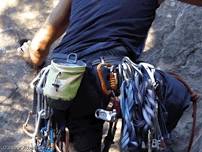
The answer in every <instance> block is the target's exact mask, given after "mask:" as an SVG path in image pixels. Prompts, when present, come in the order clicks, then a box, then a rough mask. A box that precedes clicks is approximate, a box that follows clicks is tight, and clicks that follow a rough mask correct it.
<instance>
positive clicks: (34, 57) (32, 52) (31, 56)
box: [17, 40, 44, 68]
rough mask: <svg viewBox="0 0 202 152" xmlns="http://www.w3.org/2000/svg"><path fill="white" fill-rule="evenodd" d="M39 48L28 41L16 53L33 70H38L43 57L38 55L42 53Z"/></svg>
mask: <svg viewBox="0 0 202 152" xmlns="http://www.w3.org/2000/svg"><path fill="white" fill-rule="evenodd" d="M41 48H42V47H41V46H40V45H39V44H38V45H37V44H34V43H33V42H31V41H30V40H29V41H27V42H24V43H23V45H22V46H21V47H19V48H18V49H17V52H18V55H19V56H20V57H22V59H24V60H25V61H26V62H27V63H28V64H30V65H31V66H32V67H34V68H38V67H40V66H41V65H42V64H43V63H44V59H43V56H42V54H40V52H41V51H42V50H41Z"/></svg>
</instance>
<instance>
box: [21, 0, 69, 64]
mask: <svg viewBox="0 0 202 152" xmlns="http://www.w3.org/2000/svg"><path fill="white" fill-rule="evenodd" d="M70 12H71V0H60V1H59V3H58V5H57V6H56V7H55V8H54V9H53V10H52V12H51V14H50V15H49V16H48V18H47V19H46V21H45V23H44V25H43V26H42V27H41V28H40V30H39V31H38V32H37V33H36V34H35V36H34V38H33V40H32V41H31V44H30V48H29V49H28V50H29V51H27V52H23V53H24V54H23V55H22V56H23V58H24V59H25V60H27V61H28V62H30V63H32V64H34V65H36V66H39V65H41V64H42V63H43V61H44V59H45V58H46V56H47V55H48V53H49V48H50V46H51V44H52V43H53V42H54V41H55V40H56V39H57V38H59V37H60V36H61V35H62V34H63V33H64V32H65V29H66V28H67V26H68V23H69V17H70ZM25 45H26V44H25Z"/></svg>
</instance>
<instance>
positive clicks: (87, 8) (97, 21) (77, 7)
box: [54, 0, 158, 58]
mask: <svg viewBox="0 0 202 152" xmlns="http://www.w3.org/2000/svg"><path fill="white" fill-rule="evenodd" d="M157 6H158V3H157V0H141V1H140V0H124V1H123V0H73V1H72V6H71V16H70V24H69V27H68V29H67V31H66V32H67V33H66V35H65V36H64V38H63V40H62V42H61V43H60V45H59V46H58V47H57V48H56V49H55V50H54V52H57V53H66V54H67V53H70V52H75V53H77V54H78V55H79V57H81V58H82V57H85V56H87V55H91V54H92V53H96V52H98V51H103V50H108V49H111V48H114V47H117V46H123V47H125V48H126V49H127V50H128V53H130V56H131V57H132V56H133V58H137V57H139V55H140V53H141V49H139V50H138V49H137V48H138V47H140V45H143V43H144V40H145V38H146V36H147V32H148V29H149V27H150V26H151V23H152V21H153V19H154V15H155V10H156V8H157ZM117 53H118V52H117Z"/></svg>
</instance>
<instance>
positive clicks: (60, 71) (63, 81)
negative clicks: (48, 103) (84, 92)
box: [43, 53, 86, 101]
mask: <svg viewBox="0 0 202 152" xmlns="http://www.w3.org/2000/svg"><path fill="white" fill-rule="evenodd" d="M49 66H50V67H49V72H48V74H47V79H46V83H45V86H44V88H43V92H44V95H45V96H47V97H48V98H50V99H53V100H63V101H71V100H72V99H74V98H75V96H76V94H77V91H78V89H79V86H80V84H81V80H82V78H83V74H84V72H85V69H86V64H85V63H84V62H83V61H81V60H77V55H76V54H75V53H71V54H69V55H68V56H67V60H66V61H60V60H52V61H51V64H50V65H49Z"/></svg>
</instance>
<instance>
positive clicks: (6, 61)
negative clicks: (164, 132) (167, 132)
mask: <svg viewBox="0 0 202 152" xmlns="http://www.w3.org/2000/svg"><path fill="white" fill-rule="evenodd" d="M54 2H55V0H49V1H46V0H8V1H2V2H1V5H0V38H1V39H0V86H1V88H0V120H1V123H0V151H11V152H15V151H17V152H18V151H19V152H21V151H31V150H30V149H29V148H30V140H28V139H30V138H28V137H27V136H26V135H25V134H24V133H23V132H22V124H23V123H24V121H25V119H26V116H27V114H28V110H29V109H30V108H31V98H32V94H31V93H30V91H28V90H29V85H28V84H29V83H30V81H31V80H32V79H33V77H34V75H35V74H36V72H35V71H33V70H31V69H30V68H29V67H28V66H27V65H26V64H25V63H24V61H22V60H20V59H19V58H18V57H17V56H16V48H17V47H18V44H17V42H18V40H19V39H22V38H25V37H26V38H31V37H32V36H33V34H34V33H35V32H36V30H37V29H38V28H39V27H40V26H41V24H42V23H43V21H44V20H45V18H46V16H47V14H48V13H49V11H50V9H51V8H52V7H53V5H54ZM201 14H202V8H200V7H196V6H191V5H188V4H183V3H181V2H177V1H175V0H167V1H165V2H164V3H163V4H162V5H161V7H160V8H159V9H158V10H157V15H156V19H155V21H154V23H153V25H152V27H151V29H150V32H149V36H148V39H147V43H146V47H145V53H144V54H143V56H142V58H143V59H144V60H145V61H148V62H150V63H152V64H154V65H156V66H157V67H160V68H161V69H163V70H172V71H176V72H178V73H180V74H181V75H182V76H183V77H184V78H185V79H186V80H187V81H188V82H189V84H190V85H191V86H192V88H193V89H194V90H197V91H198V92H199V94H201V95H202V89H201V88H202V86H201V84H202V77H201V75H202V69H201V66H202V34H201V31H202V17H201ZM201 109H202V103H201V102H199V104H198V113H197V130H196V137H195V140H194V144H193V148H192V152H202V150H201V149H202V127H201V126H202V119H201V117H202V112H201ZM191 112H192V110H191V108H190V109H188V110H187V111H186V112H185V114H184V115H183V118H182V119H181V121H180V122H179V124H178V126H177V128H176V129H175V131H174V132H173V137H174V138H173V143H172V147H173V149H174V152H184V151H185V149H186V148H187V145H188V138H189V137H190V131H191V122H192V119H191ZM119 127H120V126H119ZM119 130H120V129H119ZM118 136H119V134H118V135H117V137H118ZM113 147H114V148H112V149H111V151H114V152H115V151H119V150H117V149H118V148H117V145H113Z"/></svg>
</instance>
